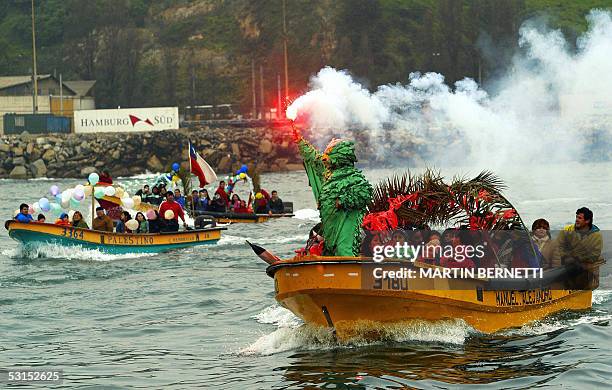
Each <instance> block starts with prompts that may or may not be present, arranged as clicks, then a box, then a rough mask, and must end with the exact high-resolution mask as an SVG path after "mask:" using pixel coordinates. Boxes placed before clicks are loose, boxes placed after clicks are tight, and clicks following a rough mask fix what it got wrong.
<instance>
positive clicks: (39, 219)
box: [36, 214, 47, 223]
mask: <svg viewBox="0 0 612 390" xmlns="http://www.w3.org/2000/svg"><path fill="white" fill-rule="evenodd" d="M46 220H47V218H46V217H45V214H38V217H37V218H36V222H38V223H45V221H46Z"/></svg>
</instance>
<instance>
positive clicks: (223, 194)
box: [215, 180, 230, 209]
mask: <svg viewBox="0 0 612 390" xmlns="http://www.w3.org/2000/svg"><path fill="white" fill-rule="evenodd" d="M215 195H219V196H220V197H221V199H223V202H225V208H226V209H227V208H228V207H229V203H230V200H229V195H228V193H227V192H226V191H225V181H223V180H221V181H220V182H219V187H217V189H216V191H215Z"/></svg>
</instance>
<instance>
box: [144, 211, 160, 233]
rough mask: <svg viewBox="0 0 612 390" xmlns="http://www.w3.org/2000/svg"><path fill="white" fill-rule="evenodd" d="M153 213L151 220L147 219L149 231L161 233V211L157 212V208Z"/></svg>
mask: <svg viewBox="0 0 612 390" xmlns="http://www.w3.org/2000/svg"><path fill="white" fill-rule="evenodd" d="M153 213H154V215H153V216H150V217H149V220H148V221H147V222H148V227H149V233H159V232H160V231H161V226H160V220H159V213H158V212H157V210H153ZM147 215H148V213H147Z"/></svg>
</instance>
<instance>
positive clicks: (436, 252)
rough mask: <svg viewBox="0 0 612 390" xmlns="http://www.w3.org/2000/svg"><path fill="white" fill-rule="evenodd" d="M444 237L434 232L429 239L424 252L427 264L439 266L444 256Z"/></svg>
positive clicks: (424, 259) (424, 260) (423, 259)
mask: <svg viewBox="0 0 612 390" xmlns="http://www.w3.org/2000/svg"><path fill="white" fill-rule="evenodd" d="M441 245H442V236H441V235H440V233H439V232H437V231H435V230H432V231H431V232H430V233H429V237H427V244H425V248H424V250H423V258H422V259H421V260H422V261H423V262H425V263H427V264H439V263H440V257H441V256H442V246H441Z"/></svg>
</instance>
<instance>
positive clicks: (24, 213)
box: [15, 203, 34, 223]
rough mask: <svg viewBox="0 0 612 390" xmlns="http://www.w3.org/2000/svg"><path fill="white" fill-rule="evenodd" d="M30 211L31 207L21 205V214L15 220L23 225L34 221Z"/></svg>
mask: <svg viewBox="0 0 612 390" xmlns="http://www.w3.org/2000/svg"><path fill="white" fill-rule="evenodd" d="M29 210H30V206H28V205H27V204H25V203H22V204H21V205H19V214H17V215H16V216H15V220H16V221H18V222H23V223H30V222H32V221H33V220H34V218H32V216H31V215H30V214H29V213H28V211H29Z"/></svg>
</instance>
